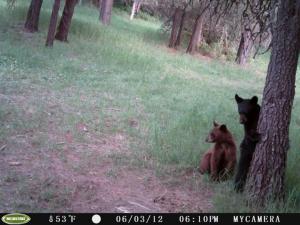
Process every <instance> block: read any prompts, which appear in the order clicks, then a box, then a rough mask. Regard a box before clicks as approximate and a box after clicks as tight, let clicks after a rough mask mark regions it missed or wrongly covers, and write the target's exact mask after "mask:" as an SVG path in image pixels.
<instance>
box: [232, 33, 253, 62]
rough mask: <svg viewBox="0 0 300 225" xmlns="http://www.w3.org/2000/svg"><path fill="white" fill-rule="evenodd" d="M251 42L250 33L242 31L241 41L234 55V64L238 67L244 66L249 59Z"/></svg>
mask: <svg viewBox="0 0 300 225" xmlns="http://www.w3.org/2000/svg"><path fill="white" fill-rule="evenodd" d="M252 46H253V42H252V39H251V33H250V31H246V30H244V31H243V32H242V35H241V41H240V44H239V48H238V51H237V54H236V59H235V62H236V63H237V64H240V65H245V64H246V63H247V60H248V59H249V56H250V53H251V50H252Z"/></svg>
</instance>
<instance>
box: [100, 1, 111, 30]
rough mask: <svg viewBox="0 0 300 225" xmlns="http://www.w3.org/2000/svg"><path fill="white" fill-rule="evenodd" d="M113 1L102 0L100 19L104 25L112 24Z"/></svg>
mask: <svg viewBox="0 0 300 225" xmlns="http://www.w3.org/2000/svg"><path fill="white" fill-rule="evenodd" d="M113 3H114V1H113V0H102V2H101V7H100V20H101V22H102V23H103V24H104V25H109V24H110V19H111V11H112V7H113Z"/></svg>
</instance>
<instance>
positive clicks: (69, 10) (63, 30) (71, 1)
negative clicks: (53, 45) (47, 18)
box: [55, 0, 77, 42]
mask: <svg viewBox="0 0 300 225" xmlns="http://www.w3.org/2000/svg"><path fill="white" fill-rule="evenodd" d="M76 4H77V0H66V2H65V6H64V11H63V14H62V16H61V19H60V22H59V26H58V28H57V33H56V35H55V39H57V40H59V41H64V42H67V41H68V33H69V29H70V25H71V21H72V17H73V13H74V9H75V6H76Z"/></svg>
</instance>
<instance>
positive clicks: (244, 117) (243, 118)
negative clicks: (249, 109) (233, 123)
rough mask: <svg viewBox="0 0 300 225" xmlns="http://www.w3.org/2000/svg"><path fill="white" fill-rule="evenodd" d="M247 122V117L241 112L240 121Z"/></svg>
mask: <svg viewBox="0 0 300 225" xmlns="http://www.w3.org/2000/svg"><path fill="white" fill-rule="evenodd" d="M246 122H247V117H246V116H245V115H244V114H240V123H241V124H245V123H246Z"/></svg>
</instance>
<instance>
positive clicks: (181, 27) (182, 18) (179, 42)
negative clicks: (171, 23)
mask: <svg viewBox="0 0 300 225" xmlns="http://www.w3.org/2000/svg"><path fill="white" fill-rule="evenodd" d="M185 17H186V12H185V9H184V10H183V11H182V15H181V21H180V27H179V31H178V34H177V39H176V42H175V47H178V46H180V44H181V38H182V31H183V28H184V21H185Z"/></svg>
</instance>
